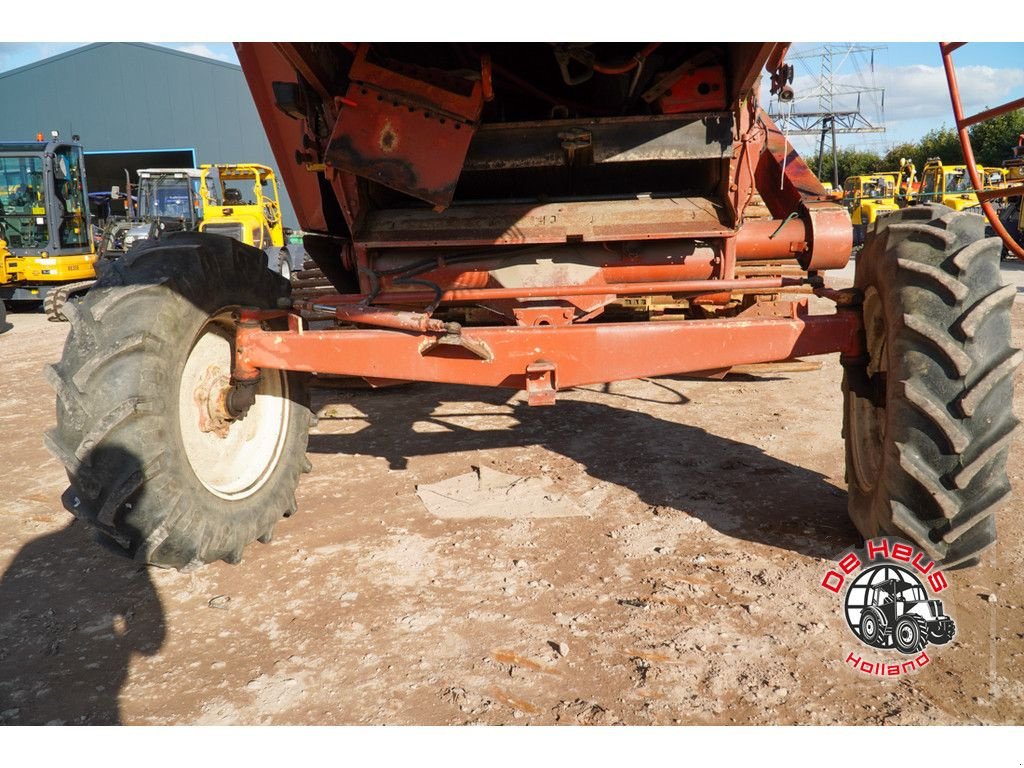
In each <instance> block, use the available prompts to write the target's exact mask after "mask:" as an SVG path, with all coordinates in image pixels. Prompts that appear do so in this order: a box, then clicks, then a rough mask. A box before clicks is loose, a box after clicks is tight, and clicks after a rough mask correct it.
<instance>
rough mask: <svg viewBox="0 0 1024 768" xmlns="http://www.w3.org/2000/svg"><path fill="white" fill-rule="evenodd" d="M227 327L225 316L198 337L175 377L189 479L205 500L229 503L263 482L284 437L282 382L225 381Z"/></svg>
mask: <svg viewBox="0 0 1024 768" xmlns="http://www.w3.org/2000/svg"><path fill="white" fill-rule="evenodd" d="M235 327H236V326H235V322H234V319H233V318H232V315H231V312H230V311H229V310H225V311H223V312H221V313H218V314H216V315H215V316H214V317H212V318H211V319H210V320H209V321H208V322H207V323H206V324H205V325H204V327H203V328H202V329H200V331H199V332H198V334H197V336H196V339H195V341H194V342H193V344H192V348H191V351H190V352H189V354H188V356H187V358H186V360H185V362H184V368H183V369H182V371H181V379H180V381H179V390H178V391H179V394H178V424H179V427H180V432H181V441H182V447H183V449H184V452H185V456H186V457H187V459H188V462H189V465H190V466H191V468H192V471H193V472H194V473H195V476H196V478H197V479H198V480H199V481H200V482H201V483H202V484H203V485H204V486H205V487H206V488H207V489H208V490H209V491H211V492H212V493H214V494H215V495H217V496H219V497H221V498H223V499H226V500H237V499H243V498H246V497H248V496H251V495H252V494H253V493H255V492H256V491H257V490H259V488H260V487H262V486H263V484H264V483H266V481H267V479H268V478H269V477H270V475H271V473H272V471H273V469H274V467H275V466H276V465H277V463H278V459H279V457H280V455H281V451H282V448H283V446H284V443H285V438H286V435H287V428H288V423H289V414H290V412H291V401H290V400H289V397H288V381H287V376H286V374H284V373H283V372H282V371H263V372H262V374H261V375H260V377H259V378H257V379H254V380H252V381H247V380H243V381H236V380H233V379H232V377H231V370H232V369H231V366H232V362H233V360H234V335H235Z"/></svg>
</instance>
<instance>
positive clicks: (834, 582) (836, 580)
mask: <svg viewBox="0 0 1024 768" xmlns="http://www.w3.org/2000/svg"><path fill="white" fill-rule="evenodd" d="M844 581H846V579H845V577H844V576H843V575H842V574H841V573H836V572H835V571H829V572H828V573H826V574H825V578H824V579H822V580H821V586H823V587H824V588H825V589H827V590H828V591H829V592H835V593H836V594H837V595H838V594H839V590H840V589H842V587H843V582H844Z"/></svg>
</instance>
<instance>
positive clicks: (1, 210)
mask: <svg viewBox="0 0 1024 768" xmlns="http://www.w3.org/2000/svg"><path fill="white" fill-rule="evenodd" d="M88 200H89V196H88V189H87V187H86V179H85V163H84V159H83V151H82V145H81V144H80V143H79V140H78V137H77V136H74V137H72V139H71V141H65V140H62V139H61V138H60V136H59V135H58V133H57V132H56V131H53V132H52V134H51V136H50V139H49V140H44V137H43V135H42V134H41V133H40V134H38V135H37V136H36V140H35V141H26V142H4V143H0V264H2V268H0V299H2V300H3V301H4V302H5V303H7V304H9V305H11V306H12V307H18V306H26V305H27V306H37V305H38V304H39V302H43V305H44V307H45V308H46V310H47V315H48V316H49V317H50V319H52V320H63V319H65V318H64V315H63V312H62V309H63V306H64V303H65V302H66V301H67V300H68V298H69V297H71V296H73V295H75V294H80V293H84V292H85V291H87V290H88V289H89V286H91V285H92V284H93V282H94V279H95V276H96V272H95V261H96V254H95V245H94V243H93V238H92V221H91V218H90V213H89V203H88Z"/></svg>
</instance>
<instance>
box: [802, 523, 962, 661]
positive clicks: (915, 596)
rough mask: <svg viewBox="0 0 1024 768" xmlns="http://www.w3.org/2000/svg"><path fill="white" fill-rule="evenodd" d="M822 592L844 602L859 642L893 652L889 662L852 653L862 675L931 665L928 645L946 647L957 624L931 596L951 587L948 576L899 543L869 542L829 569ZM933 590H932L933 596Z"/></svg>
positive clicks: (850, 654) (847, 657)
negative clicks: (837, 596) (827, 592)
mask: <svg viewBox="0 0 1024 768" xmlns="http://www.w3.org/2000/svg"><path fill="white" fill-rule="evenodd" d="M821 586H822V588H824V589H826V590H828V591H829V592H832V593H833V594H836V595H841V596H842V598H843V614H844V616H845V618H846V624H847V626H848V627H849V628H850V631H851V632H852V633H853V636H854V637H856V638H857V639H858V640H859V641H860V642H861V644H863V645H864V646H867V647H868V648H870V649H873V650H878V651H888V652H890V654H889V657H888V658H885V657H883V658H871V657H867V656H866V655H865V654H864V653H863V652H862V651H860V650H858V651H855V652H850V653H848V654H847V656H846V663H847V664H850V665H852V666H853V667H854V669H856V670H857V671H859V672H862V673H864V674H867V675H874V676H878V677H896V676H899V675H902V674H906V673H908V672H912V671H914V670H916V669H920V668H921V667H923V666H925V665H926V664H928V663H929V662H930V661H931V659H930V658H929V656H928V652H927V650H926V649H927V648H928V646H929V645H937V646H938V645H945V644H946V643H948V642H949V641H950V640H952V639H953V637H954V636H955V635H956V622H954V621H953V618H952V617H951V616H948V615H946V612H945V609H944V608H943V605H942V601H941V600H938V599H936V598H935V597H933V595H937V594H939V593H940V592H942V591H943V590H945V589H947V588H948V587H949V583H948V582H947V581H946V576H945V574H944V573H943V572H942V571H940V570H938V568H936V566H935V562H934V561H933V560H930V559H929V558H928V557H927V555H925V554H924V553H923V552H919V551H918V550H916V549H915V548H914V547H912V546H911V545H909V544H906V543H905V542H901V541H898V540H896V539H889V538H884V539H871V540H870V541H868V542H866V544H865V549H864V550H863V551H860V552H857V551H852V552H848V553H846V554H845V555H843V557H841V558H840V559H839V562H838V563H837V567H836V568H834V569H831V570H829V571H828V573H826V574H825V577H824V578H823V579H822V581H821ZM929 590H930V592H929Z"/></svg>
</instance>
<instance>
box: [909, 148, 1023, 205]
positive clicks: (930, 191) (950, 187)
mask: <svg viewBox="0 0 1024 768" xmlns="http://www.w3.org/2000/svg"><path fill="white" fill-rule="evenodd" d="M978 170H979V172H980V174H981V179H982V182H983V185H984V186H983V188H984V189H986V190H992V189H998V188H1000V187H1003V186H1005V185H1006V177H1007V170H1006V169H1005V168H992V167H984V166H979V167H978ZM917 201H918V202H921V203H942V205H945V206H948V207H949V208H952V209H953V210H954V211H967V210H971V212H972V213H977V214H979V215H980V214H981V203H980V202H979V200H978V194H977V190H976V189H975V188H974V185H973V184H972V183H971V177H970V173H969V172H968V170H967V166H966V165H943V163H942V160H940V159H939V158H937V157H932V158H929V159H928V162H926V163H925V165H924V170H923V171H921V189H920V192H919V193H918V195H917ZM972 209H973V210H972Z"/></svg>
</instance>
